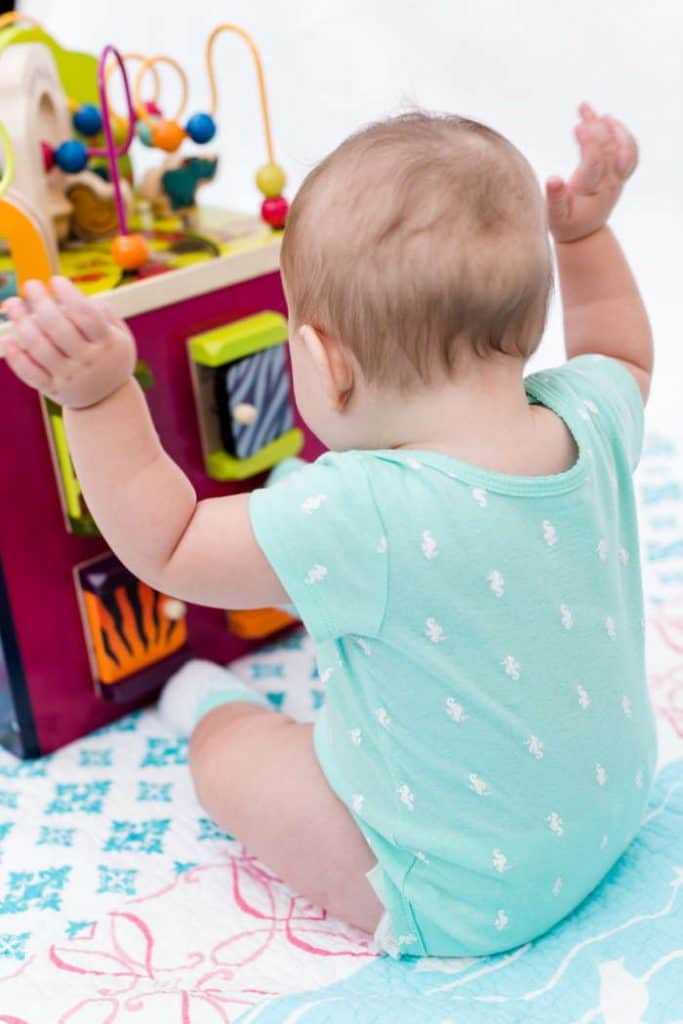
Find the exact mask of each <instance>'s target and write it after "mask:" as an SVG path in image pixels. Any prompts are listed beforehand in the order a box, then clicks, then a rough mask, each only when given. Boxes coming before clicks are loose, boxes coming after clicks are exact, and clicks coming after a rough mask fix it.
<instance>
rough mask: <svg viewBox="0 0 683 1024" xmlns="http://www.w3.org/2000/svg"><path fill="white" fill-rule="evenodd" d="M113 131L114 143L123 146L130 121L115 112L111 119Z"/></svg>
mask: <svg viewBox="0 0 683 1024" xmlns="http://www.w3.org/2000/svg"><path fill="white" fill-rule="evenodd" d="M111 131H112V135H113V136H114V145H115V146H116V147H117V148H118V147H119V146H122V145H123V144H124V142H125V141H126V138H127V136H128V121H127V120H126V119H125V117H120V116H119V115H118V114H114V115H113V116H112V119H111Z"/></svg>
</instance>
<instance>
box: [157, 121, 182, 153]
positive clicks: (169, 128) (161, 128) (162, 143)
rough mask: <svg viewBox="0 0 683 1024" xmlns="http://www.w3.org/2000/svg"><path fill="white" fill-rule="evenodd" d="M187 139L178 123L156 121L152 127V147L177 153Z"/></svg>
mask: <svg viewBox="0 0 683 1024" xmlns="http://www.w3.org/2000/svg"><path fill="white" fill-rule="evenodd" d="M184 138H185V132H184V131H183V129H182V128H181V126H180V125H179V124H178V122H177V121H164V120H160V121H156V122H155V123H154V124H153V125H152V145H153V146H156V147H157V149H165V150H166V152H167V153H175V151H176V149H178V147H179V146H180V144H181V142H182V141H183V139H184Z"/></svg>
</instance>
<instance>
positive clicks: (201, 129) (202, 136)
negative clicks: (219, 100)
mask: <svg viewBox="0 0 683 1024" xmlns="http://www.w3.org/2000/svg"><path fill="white" fill-rule="evenodd" d="M185 131H186V132H187V134H188V135H189V136H190V138H191V139H192V141H193V142H198V143H200V145H201V144H203V143H204V142H209V141H210V140H211V139H212V138H213V137H214V135H215V134H216V122H215V121H214V119H213V118H212V117H211V114H193V115H192V117H191V118H190V119H189V120H188V122H187V124H186V125H185Z"/></svg>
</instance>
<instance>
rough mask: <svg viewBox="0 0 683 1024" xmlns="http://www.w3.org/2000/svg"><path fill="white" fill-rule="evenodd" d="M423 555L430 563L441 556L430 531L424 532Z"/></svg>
mask: <svg viewBox="0 0 683 1024" xmlns="http://www.w3.org/2000/svg"><path fill="white" fill-rule="evenodd" d="M420 547H421V548H422V554H423V555H424V556H425V558H426V559H427V561H428V562H431V560H432V559H433V558H436V557H437V555H438V554H439V547H438V545H437V543H436V541H435V540H434V537H433V536H432V533H431V531H430V530H423V532H422V543H421V545H420Z"/></svg>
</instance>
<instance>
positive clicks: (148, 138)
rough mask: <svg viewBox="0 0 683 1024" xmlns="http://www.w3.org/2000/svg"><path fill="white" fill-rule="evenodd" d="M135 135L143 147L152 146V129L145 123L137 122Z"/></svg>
mask: <svg viewBox="0 0 683 1024" xmlns="http://www.w3.org/2000/svg"><path fill="white" fill-rule="evenodd" d="M135 134H136V135H137V137H138V138H139V140H140V142H141V143H142V145H143V146H152V145H153V142H152V129H151V128H150V126H149V125H148V124H147V122H146V121H138V123H137V124H136V125H135Z"/></svg>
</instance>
